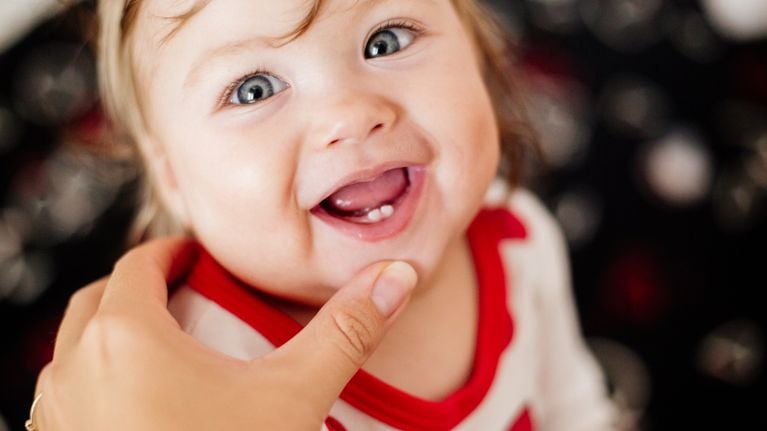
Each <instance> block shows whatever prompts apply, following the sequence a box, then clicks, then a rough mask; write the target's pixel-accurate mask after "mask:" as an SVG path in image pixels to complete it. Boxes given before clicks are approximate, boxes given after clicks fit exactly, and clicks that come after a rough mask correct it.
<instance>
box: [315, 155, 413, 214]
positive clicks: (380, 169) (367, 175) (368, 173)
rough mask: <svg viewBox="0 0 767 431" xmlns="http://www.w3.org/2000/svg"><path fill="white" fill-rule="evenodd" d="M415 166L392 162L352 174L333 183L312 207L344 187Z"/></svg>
mask: <svg viewBox="0 0 767 431" xmlns="http://www.w3.org/2000/svg"><path fill="white" fill-rule="evenodd" d="M414 165H415V164H413V163H408V162H403V161H391V162H386V163H381V164H378V165H374V166H371V167H366V168H363V169H360V170H357V171H354V172H351V173H349V174H347V175H344V176H342V177H341V178H339V179H337V180H336V181H335V182H333V183H332V185H331V186H330V187H328V188H327V189H326V191H325V192H324V193H323V195H322V197H321V198H320V199H318V200H316V201H315V202H314V204H313V205H312V208H315V207H317V206H318V205H319V204H321V203H322V201H324V200H325V199H327V198H328V197H330V196H331V195H332V194H333V193H335V192H336V191H338V190H339V189H341V188H342V187H344V186H348V185H350V184H354V183H360V182H364V181H371V180H373V179H375V178H376V177H378V176H380V175H381V174H383V173H384V172H386V171H389V170H392V169H397V168H409V167H410V166H414Z"/></svg>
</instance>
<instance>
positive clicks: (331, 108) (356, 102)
mask: <svg viewBox="0 0 767 431" xmlns="http://www.w3.org/2000/svg"><path fill="white" fill-rule="evenodd" d="M396 117H397V114H396V109H395V107H394V105H393V103H391V102H390V101H388V100H386V98H385V97H384V96H381V95H376V94H349V95H348V96H346V97H343V98H339V99H337V100H335V101H334V102H333V103H332V104H330V105H326V106H325V107H323V108H321V109H318V110H317V111H316V118H315V121H314V127H313V129H314V133H312V135H313V139H312V140H313V141H314V142H315V145H319V146H321V147H328V146H331V145H339V144H346V143H362V142H364V141H366V140H367V139H369V138H370V137H371V136H372V135H374V134H376V133H382V132H384V131H385V130H386V129H388V128H390V127H391V126H392V125H393V124H394V122H395V121H396Z"/></svg>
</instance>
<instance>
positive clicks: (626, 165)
mask: <svg viewBox="0 0 767 431" xmlns="http://www.w3.org/2000/svg"><path fill="white" fill-rule="evenodd" d="M14 1H15V0H14ZM493 3H494V4H495V6H497V7H498V10H500V11H502V14H503V16H504V19H505V20H506V22H507V24H508V25H509V27H510V28H511V30H512V35H513V38H514V43H515V44H516V45H517V46H518V52H517V56H518V59H519V63H520V73H521V74H523V75H524V76H525V79H526V80H527V82H529V90H530V93H531V103H530V113H531V116H532V117H533V118H534V122H535V123H536V125H537V126H538V129H539V131H540V133H541V137H542V141H543V149H544V153H545V154H546V156H547V159H548V162H549V163H548V165H549V167H548V169H547V170H545V171H544V170H541V169H537V170H536V172H537V173H536V174H535V175H530V176H529V178H528V184H529V187H532V188H533V189H535V190H536V191H537V192H538V193H539V194H540V195H541V196H542V198H543V199H544V201H545V202H546V203H547V204H548V205H549V208H550V209H551V211H552V212H553V213H554V214H555V215H556V216H557V218H558V219H559V220H560V223H561V224H562V225H563V229H564V231H565V234H566V236H567V238H568V241H569V244H570V248H571V257H572V266H573V276H574V287H575V293H576V298H577V302H578V306H579V310H580V313H581V318H582V324H583V327H584V332H585V333H586V335H587V336H588V337H589V341H590V343H591V345H592V347H593V349H594V351H595V353H596V354H597V356H598V358H599V359H600V361H601V362H602V364H603V366H604V367H605V370H606V372H607V375H608V377H609V383H610V388H611V391H612V395H613V398H614V399H615V401H616V403H617V405H618V406H619V407H620V411H621V427H622V429H625V430H667V429H671V430H675V429H737V430H751V429H753V430H763V429H767V419H765V418H764V416H763V415H762V414H761V413H762V412H761V409H763V405H764V403H765V401H767V393H766V392H765V387H766V386H765V376H764V348H765V338H764V336H765V329H767V322H765V312H764V308H765V307H764V303H763V302H762V301H760V298H762V297H763V296H762V292H761V291H762V290H764V289H765V288H767V283H766V282H765V277H764V274H765V266H767V259H765V258H766V257H767V253H765V241H767V212H766V211H765V210H767V39H765V38H764V37H762V38H759V37H756V36H753V37H741V38H734V37H733V35H732V33H731V32H729V33H728V32H727V31H724V30H722V28H721V27H718V26H716V25H712V23H715V22H717V20H716V17H715V15H714V14H713V13H712V12H707V11H706V10H704V8H702V6H701V4H699V2H697V1H685V0H676V1H652V0H646V1H642V0H635V1H630V0H610V1H608V0H558V1H546V0H527V1H500V0H497V1H494V2H493ZM758 3H759V2H758V1H756V2H754V4H758ZM754 7H757V6H754ZM92 10H93V6H92V4H91V3H90V2H85V3H83V4H81V5H80V6H78V7H77V8H75V9H74V10H70V11H68V12H66V13H62V14H60V15H58V16H56V17H55V18H53V19H52V20H49V21H48V22H45V23H44V24H42V25H40V26H39V27H37V28H36V29H35V30H34V31H32V32H31V33H29V34H28V35H26V36H25V37H24V38H22V39H21V40H20V41H19V42H18V43H16V44H15V45H13V46H12V47H10V48H9V49H8V50H6V51H5V52H2V53H0V354H1V355H2V356H0V431H5V429H6V428H7V429H9V430H10V429H13V430H16V429H22V423H23V421H24V419H25V418H26V415H27V411H28V407H29V404H30V402H31V400H32V396H33V393H32V391H33V385H34V380H35V377H36V374H37V372H38V371H39V369H40V368H41V367H42V366H43V365H44V364H45V363H47V361H49V360H50V357H51V352H52V343H53V339H54V336H55V331H56V328H57V325H58V322H59V321H60V319H61V315H62V313H63V310H64V307H65V306H66V301H67V298H68V296H69V295H70V294H71V293H72V292H73V291H74V290H75V289H77V288H78V287H80V286H83V285H84V284H86V283H87V282H89V281H91V280H93V279H95V278H97V277H99V276H102V275H105V274H107V273H108V272H109V270H110V268H111V265H112V264H113V262H114V261H115V259H116V258H117V257H118V256H119V255H120V254H121V252H122V251H123V250H124V247H125V240H124V237H125V233H126V231H127V227H128V225H129V222H130V219H131V217H132V214H133V210H134V201H135V192H136V188H137V187H136V181H135V178H136V177H135V170H134V169H132V168H131V166H130V165H129V164H126V163H124V162H121V161H119V160H115V159H109V160H108V159H107V158H106V157H105V153H106V152H107V150H108V149H107V148H106V147H105V146H104V145H103V136H102V132H103V128H102V127H103V123H102V121H103V120H102V118H101V114H100V111H99V107H98V102H97V96H96V79H95V72H94V65H93V56H92V50H91V49H90V46H89V45H88V43H86V42H84V40H87V39H89V38H92V35H93V32H92V30H93V28H92V26H91V25H90V24H89V22H90V18H91V14H92ZM764 26H765V27H767V24H765V25H764ZM762 34H765V31H764V29H763V31H762Z"/></svg>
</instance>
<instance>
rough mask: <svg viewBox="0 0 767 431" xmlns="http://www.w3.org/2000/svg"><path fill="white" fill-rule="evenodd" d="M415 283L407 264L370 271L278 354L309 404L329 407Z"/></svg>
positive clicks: (378, 266) (381, 265) (383, 265)
mask: <svg viewBox="0 0 767 431" xmlns="http://www.w3.org/2000/svg"><path fill="white" fill-rule="evenodd" d="M416 281H417V275H416V272H415V270H413V268H412V267H411V266H410V265H408V264H406V263H404V262H383V263H378V264H374V265H372V266H371V267H368V268H367V269H365V270H363V271H362V272H361V273H360V274H359V275H358V276H356V277H355V278H354V279H352V281H351V282H349V283H348V284H347V285H346V286H344V287H343V288H342V289H341V290H339V291H338V293H337V294H336V295H335V296H334V297H333V298H331V300H330V301H328V302H327V303H326V304H325V306H323V307H322V309H321V310H320V311H319V313H317V315H316V316H315V318H314V319H313V320H312V321H311V322H310V323H309V325H307V326H306V328H304V329H303V330H302V331H301V332H300V333H299V334H298V335H296V336H295V337H294V338H293V339H291V340H290V341H289V342H288V343H286V344H285V345H284V346H283V347H282V348H280V349H279V350H277V351H276V352H275V354H274V356H275V359H278V360H281V361H284V362H283V363H284V364H288V365H289V366H290V367H291V372H292V373H293V375H294V376H295V381H296V382H298V383H299V384H300V385H301V392H302V393H303V394H305V395H307V396H309V397H310V402H312V403H314V404H315V405H326V406H327V408H330V404H332V403H333V402H334V401H335V400H336V398H338V394H340V392H341V390H343V388H344V386H346V383H347V382H348V381H349V379H351V378H352V376H353V375H354V374H355V373H356V372H357V370H358V369H359V368H360V367H361V366H362V364H363V363H364V362H365V361H366V360H367V358H368V357H369V356H370V354H371V353H372V352H373V351H374V350H375V348H376V347H377V346H378V343H379V341H380V340H381V338H382V337H383V334H384V332H385V330H386V329H387V328H388V327H389V326H390V324H391V322H392V321H393V319H394V318H396V315H397V314H398V312H399V311H400V310H401V309H402V307H403V306H404V304H405V302H406V301H407V299H408V298H409V295H410V292H411V291H412V289H413V288H414V287H415V284H416Z"/></svg>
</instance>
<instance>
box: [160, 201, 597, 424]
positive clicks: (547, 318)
mask: <svg viewBox="0 0 767 431" xmlns="http://www.w3.org/2000/svg"><path fill="white" fill-rule="evenodd" d="M467 236H468V240H469V244H470V247H471V250H472V255H473V259H474V264H475V272H476V274H477V278H478V285H479V322H478V326H477V338H476V351H475V355H474V365H473V369H472V372H471V375H470V377H469V379H468V380H467V381H466V382H465V384H464V385H463V386H462V387H460V388H459V389H457V390H456V391H455V392H453V393H452V394H450V395H449V396H447V397H446V398H445V399H443V400H441V401H430V400H425V399H422V398H419V397H416V396H414V395H411V394H408V393H406V392H404V391H402V390H399V389H397V388H395V387H393V386H391V385H389V384H387V383H386V382H384V381H382V380H380V379H378V378H376V377H375V376H373V375H371V374H369V373H367V372H366V371H364V370H360V371H359V372H358V373H357V374H356V375H355V376H354V378H352V380H351V381H350V382H349V384H348V385H347V387H346V389H345V390H344V391H343V392H342V394H341V397H340V398H339V400H338V401H337V402H336V403H335V405H334V406H333V408H332V409H331V411H330V417H329V418H328V420H327V421H326V423H325V427H324V429H327V430H330V431H337V430H349V431H356V430H392V429H403V430H448V429H461V430H482V431H485V430H510V431H529V430H566V431H592V430H608V429H612V428H611V422H610V421H611V418H612V408H611V405H610V403H609V402H608V400H607V398H606V396H605V385H604V382H603V379H602V375H601V373H600V370H599V368H598V367H597V366H596V363H595V362H594V360H593V358H592V357H591V355H590V353H589V352H588V350H587V349H586V347H585V345H584V342H583V340H582V337H581V335H580V331H579V328H578V322H577V316H576V313H575V309H574V305H573V300H572V296H571V292H570V278H569V267H568V263H567V256H566V250H565V246H564V242H563V240H562V237H561V235H560V233H559V230H558V229H557V227H556V223H555V222H554V221H553V219H552V217H551V216H550V215H549V214H548V212H546V210H545V209H544V208H543V206H542V205H541V204H540V203H539V202H538V201H537V199H536V198H535V197H533V195H532V194H530V193H529V192H527V191H524V190H517V191H515V192H513V193H512V194H511V196H510V198H509V199H508V200H507V201H505V202H502V203H501V205H494V206H489V207H487V208H485V209H483V210H482V211H480V213H479V214H478V215H477V217H476V218H475V220H474V221H473V222H472V224H471V226H470V227H469V229H468V231H467ZM260 295H261V294H259V293H258V292H257V291H255V290H254V289H253V288H251V287H248V286H246V285H244V284H242V283H241V282H240V281H238V280H237V279H235V278H234V277H233V276H231V275H230V274H229V273H227V271H226V270H224V269H223V268H222V267H221V266H220V265H219V264H218V263H217V262H216V261H215V260H214V259H213V258H212V257H210V256H209V255H207V254H205V253H203V254H202V256H201V257H200V259H199V260H198V262H197V263H196V264H195V266H194V268H193V270H192V272H191V273H190V275H189V277H188V279H187V282H186V285H185V286H183V287H181V288H179V289H177V290H176V291H175V293H174V294H173V296H172V298H171V300H170V303H169V308H170V310H171V312H172V313H173V314H174V316H175V317H176V318H177V319H178V321H179V322H180V324H181V326H182V328H183V329H184V330H185V331H186V332H188V333H189V334H191V335H192V336H194V337H195V338H197V339H198V340H199V341H200V342H201V343H203V344H205V345H207V346H208V347H210V348H213V349H215V350H218V351H220V352H222V353H225V354H228V355H230V356H233V357H236V358H240V359H251V358H255V357H258V356H262V355H264V354H266V353H268V352H270V351H272V350H274V348H275V346H280V345H282V344H283V343H285V342H286V341H287V340H289V339H290V338H291V337H292V336H293V335H295V334H296V333H297V332H298V331H300V330H301V325H299V324H298V323H297V322H296V321H295V320H293V319H292V318H291V317H289V316H288V315H286V314H284V313H282V312H281V311H279V310H277V309H275V308H273V307H271V306H270V305H267V302H265V301H264V300H263V299H262V297H261V296H260Z"/></svg>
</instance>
